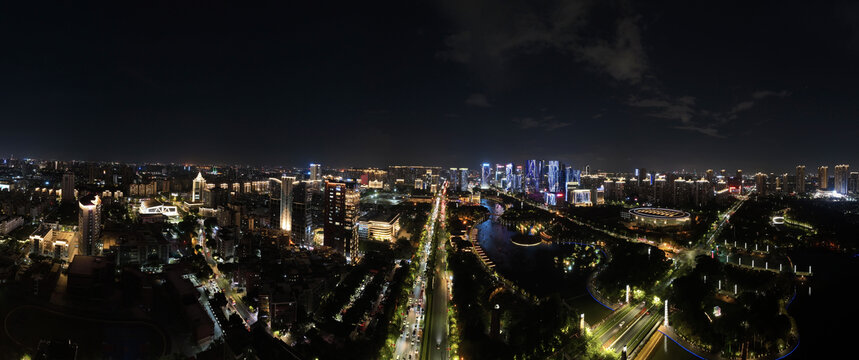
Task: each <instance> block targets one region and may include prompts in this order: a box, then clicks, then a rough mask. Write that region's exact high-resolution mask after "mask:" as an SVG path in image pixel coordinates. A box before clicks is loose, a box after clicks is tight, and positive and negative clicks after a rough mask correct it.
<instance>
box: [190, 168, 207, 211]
mask: <svg viewBox="0 0 859 360" xmlns="http://www.w3.org/2000/svg"><path fill="white" fill-rule="evenodd" d="M205 188H206V179H204V178H203V173H201V172H199V171H198V172H197V177H196V178H194V181H193V182H192V183H191V203H194V204H198V203H201V202H203V189H205Z"/></svg>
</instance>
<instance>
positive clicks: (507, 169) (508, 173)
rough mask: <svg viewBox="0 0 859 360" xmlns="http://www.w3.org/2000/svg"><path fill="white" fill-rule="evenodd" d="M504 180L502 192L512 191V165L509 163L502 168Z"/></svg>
mask: <svg viewBox="0 0 859 360" xmlns="http://www.w3.org/2000/svg"><path fill="white" fill-rule="evenodd" d="M504 178H505V181H506V182H507V183H506V184H504V190H507V191H511V190H513V182H514V180H513V164H512V163H509V164H507V165H505V166H504Z"/></svg>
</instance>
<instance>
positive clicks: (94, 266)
mask: <svg viewBox="0 0 859 360" xmlns="http://www.w3.org/2000/svg"><path fill="white" fill-rule="evenodd" d="M109 263H110V262H109V261H108V260H107V258H105V257H103V256H89V255H77V256H75V258H74V259H72V263H71V264H69V275H79V276H91V275H92V274H94V273H95V272H96V271H98V270H101V269H104V268H106V267H107V266H108V264H109Z"/></svg>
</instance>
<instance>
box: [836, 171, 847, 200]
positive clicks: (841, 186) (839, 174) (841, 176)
mask: <svg viewBox="0 0 859 360" xmlns="http://www.w3.org/2000/svg"><path fill="white" fill-rule="evenodd" d="M849 175H850V165H846V164H841V165H835V192H837V193H839V194H842V195H846V194H847V179H848V177H849Z"/></svg>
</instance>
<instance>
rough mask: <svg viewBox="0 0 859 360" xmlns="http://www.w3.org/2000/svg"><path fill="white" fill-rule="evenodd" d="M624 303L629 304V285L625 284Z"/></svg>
mask: <svg viewBox="0 0 859 360" xmlns="http://www.w3.org/2000/svg"><path fill="white" fill-rule="evenodd" d="M626 303H627V304H629V285H627V286H626Z"/></svg>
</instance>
